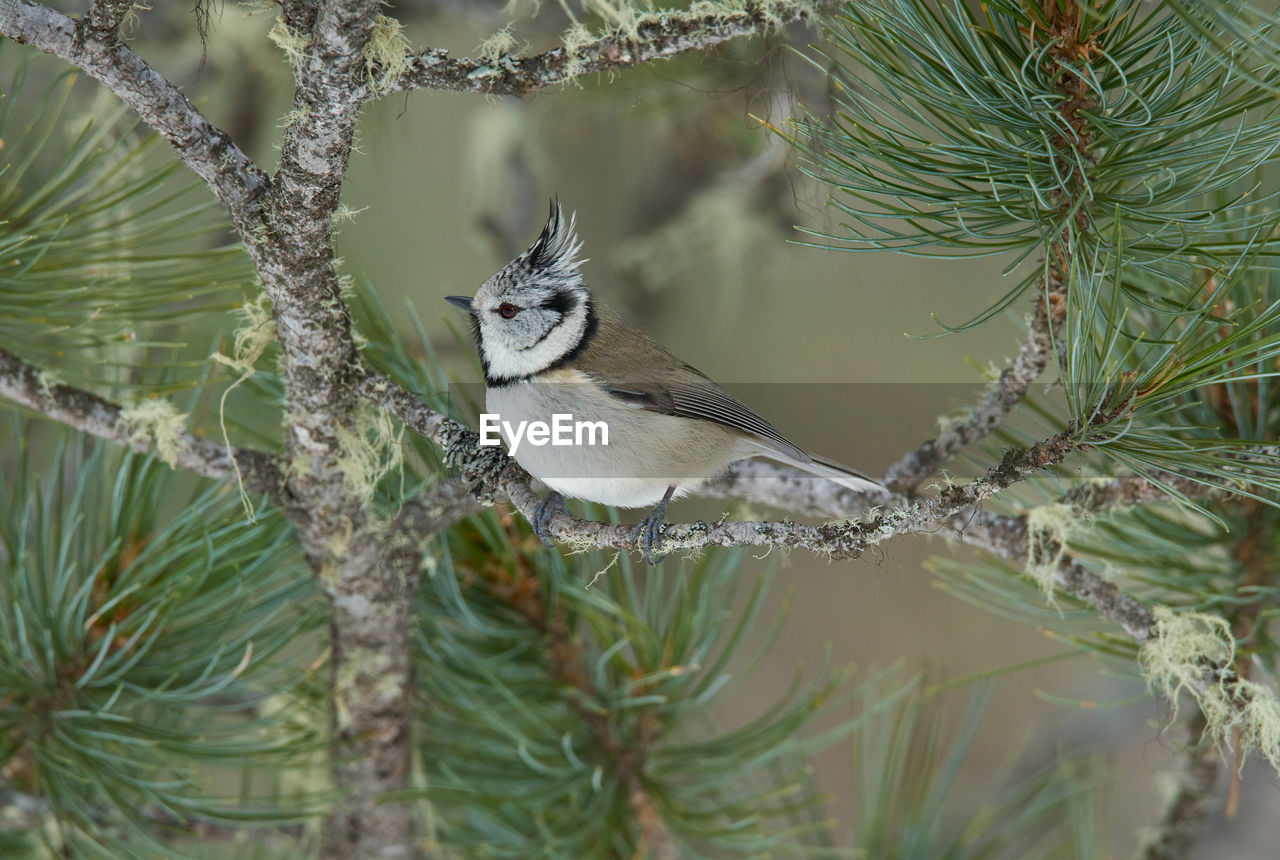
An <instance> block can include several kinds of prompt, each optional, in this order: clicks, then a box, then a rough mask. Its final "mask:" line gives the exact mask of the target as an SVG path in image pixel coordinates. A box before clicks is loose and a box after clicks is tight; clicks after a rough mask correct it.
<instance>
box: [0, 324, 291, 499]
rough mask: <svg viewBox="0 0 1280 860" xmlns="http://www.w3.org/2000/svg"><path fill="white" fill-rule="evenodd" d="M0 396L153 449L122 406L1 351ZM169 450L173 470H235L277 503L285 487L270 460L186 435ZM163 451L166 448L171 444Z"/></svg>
mask: <svg viewBox="0 0 1280 860" xmlns="http://www.w3.org/2000/svg"><path fill="white" fill-rule="evenodd" d="M0 396H3V397H7V398H8V399H10V400H12V401H14V402H15V403H20V404H21V405H23V406H25V407H26V408H28V409H30V410H32V411H33V412H36V413H38V414H40V415H42V416H44V417H45V418H50V419H52V420H54V421H58V422H61V423H62V424H65V425H67V426H68V427H73V428H75V429H76V430H79V431H81V432H83V433H88V434H89V435H90V436H97V437H98V438H99V439H107V440H109V441H112V442H116V443H118V444H120V445H124V446H125V447H127V448H131V449H133V450H134V451H137V452H139V453H147V452H152V451H155V450H156V440H155V437H154V435H152V434H149V433H146V432H138V428H135V427H132V426H130V423H129V422H128V421H127V420H125V419H124V418H122V415H123V413H124V408H123V407H121V406H120V404H118V403H113V402H111V401H110V400H107V399H105V398H102V397H99V396H98V395H96V394H93V393H92V392H89V391H84V390H83V389H79V388H73V387H71V386H70V385H63V384H62V383H60V382H56V381H53V380H51V379H49V378H46V377H45V376H43V375H42V374H41V372H40V369H39V368H38V367H36V366H35V365H33V364H29V363H28V362H26V361H23V360H22V359H21V358H19V357H18V356H16V355H14V354H13V353H11V352H9V351H8V350H6V349H3V348H0ZM171 446H172V450H171V451H168V452H167V454H166V456H170V457H171V458H172V461H173V465H174V466H177V467H180V468H183V469H188V470H190V471H192V472H195V473H196V474H198V475H204V476H205V477H206V478H226V477H227V476H234V475H235V474H236V473H237V472H236V467H237V466H239V474H240V475H241V476H242V478H243V480H244V482H245V485H246V486H247V487H249V488H250V489H252V490H254V491H255V492H264V493H267V494H268V495H270V496H271V497H272V498H273V499H274V500H275V501H277V502H279V501H281V497H280V494H281V493H282V492H283V489H284V484H283V479H282V476H281V473H280V468H279V465H278V463H277V461H276V458H275V457H274V456H273V455H271V454H267V453H265V452H263V451H254V450H251V449H247V448H233V449H231V453H230V455H228V452H227V447H226V446H225V445H223V444H222V443H221V442H215V441H212V440H209V439H201V438H200V437H198V436H195V435H193V434H191V433H188V432H185V431H183V432H181V433H178V434H176V435H175V436H174V438H173V440H172V442H171ZM165 447H166V449H168V448H169V447H170V444H168V443H167V444H166V446H165ZM233 458H234V463H233V462H232V459H233Z"/></svg>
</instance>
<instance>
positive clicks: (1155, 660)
mask: <svg viewBox="0 0 1280 860" xmlns="http://www.w3.org/2000/svg"><path fill="white" fill-rule="evenodd" d="M1152 612H1153V613H1154V614H1155V620H1156V623H1155V628H1154V630H1153V631H1152V636H1151V638H1150V639H1148V640H1147V641H1146V642H1144V643H1143V645H1142V648H1141V650H1139V652H1138V662H1139V663H1140V664H1141V666H1142V669H1143V673H1144V674H1145V675H1146V677H1147V686H1148V687H1149V688H1151V689H1154V690H1159V691H1160V693H1161V694H1163V695H1164V697H1165V698H1166V699H1168V700H1169V701H1170V702H1172V703H1173V706H1174V709H1175V713H1176V710H1177V702H1178V694H1179V693H1181V692H1182V691H1183V690H1186V691H1187V692H1190V693H1191V694H1192V695H1193V696H1195V697H1196V699H1197V700H1200V699H1201V698H1202V697H1203V696H1204V695H1205V694H1204V693H1203V692H1202V691H1201V689H1200V688H1201V687H1202V686H1203V685H1204V680H1205V667H1206V665H1213V666H1226V665H1227V664H1229V663H1230V662H1231V660H1232V659H1233V658H1234V657H1235V647H1236V646H1235V639H1233V638H1232V636H1231V625H1230V624H1229V623H1227V620H1226V619H1225V618H1222V617H1220V616H1217V615H1210V614H1208V613H1204V612H1183V613H1181V614H1177V613H1175V612H1174V611H1173V610H1171V609H1169V608H1168V607H1165V606H1157V607H1155V609H1153V610H1152ZM1214 687H1215V685H1210V686H1209V687H1208V688H1207V689H1213V688H1214ZM1216 687H1217V688H1218V689H1221V685H1220V684H1217V685H1216ZM1201 704H1202V706H1203V702H1202V703H1201ZM1205 716H1206V717H1210V715H1209V714H1207V713H1206V714H1205ZM1210 727H1211V728H1213V724H1212V720H1211V721H1210Z"/></svg>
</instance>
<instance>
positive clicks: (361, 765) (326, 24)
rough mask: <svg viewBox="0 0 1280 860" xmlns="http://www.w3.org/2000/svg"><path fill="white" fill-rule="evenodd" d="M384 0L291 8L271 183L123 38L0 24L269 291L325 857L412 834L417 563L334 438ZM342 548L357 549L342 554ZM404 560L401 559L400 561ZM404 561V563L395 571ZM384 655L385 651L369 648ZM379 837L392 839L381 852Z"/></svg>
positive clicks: (41, 15)
mask: <svg viewBox="0 0 1280 860" xmlns="http://www.w3.org/2000/svg"><path fill="white" fill-rule="evenodd" d="M376 9H377V3H376V2H375V0H346V2H327V3H324V4H319V5H311V4H290V10H291V15H290V18H291V20H290V21H289V22H288V23H290V24H291V25H292V26H293V27H295V28H298V27H304V29H303V32H302V37H304V38H306V39H307V40H308V47H307V50H306V52H305V55H303V56H301V57H300V59H299V64H298V68H297V70H296V71H297V88H296V91H295V95H294V108H295V111H294V114H293V117H294V119H293V121H292V122H291V123H290V124H289V126H288V127H287V129H286V131H285V138H284V142H283V145H282V148H281V159H280V168H279V171H278V172H277V175H276V178H275V180H274V181H268V179H267V177H266V176H265V174H263V172H262V171H261V170H260V169H259V168H258V167H257V166H256V165H254V164H253V162H252V161H251V160H250V159H249V158H248V157H247V156H246V155H245V154H244V153H243V152H241V151H240V150H239V149H238V148H237V147H236V146H235V145H234V143H232V142H231V140H230V139H229V138H228V137H227V135H226V134H225V133H224V132H222V131H220V130H219V129H217V128H216V127H214V126H213V125H212V124H211V123H209V121H208V120H207V119H206V118H205V117H204V116H203V115H202V114H201V113H200V112H199V111H198V110H196V109H195V108H194V107H193V106H192V105H191V103H190V102H189V101H188V100H187V99H186V97H185V96H183V95H182V94H181V93H180V92H179V91H178V90H177V89H176V88H175V87H173V86H172V85H171V84H169V83H168V82H167V81H166V80H165V79H164V78H163V77H162V76H161V75H160V74H159V73H158V72H156V71H155V70H154V69H153V68H152V67H151V66H150V65H148V64H147V63H146V62H145V61H144V60H142V59H141V58H140V57H138V56H137V55H136V54H134V53H133V52H132V51H131V50H130V49H129V48H128V47H126V46H124V45H120V44H117V43H116V40H115V38H114V37H112V39H111V40H110V41H109V42H107V41H103V40H101V39H98V38H93V37H90V35H89V34H88V33H87V32H81V31H80V30H79V29H78V28H77V26H76V25H75V24H74V22H72V21H71V20H70V19H69V18H67V17H66V16H65V15H62V14H60V13H58V12H55V11H53V10H51V9H48V8H45V7H43V6H39V5H34V4H29V3H26V2H22V0H0V33H3V34H4V35H6V36H9V37H10V38H13V39H15V40H16V41H19V42H24V43H29V44H32V45H34V46H35V47H36V48H38V49H39V50H41V51H45V52H46V53H51V54H54V55H56V56H58V57H60V58H62V59H63V60H65V61H67V62H68V63H71V64H73V65H75V66H77V67H79V68H81V69H83V70H84V71H85V72H87V73H88V74H90V75H91V76H93V77H94V78H96V79H98V80H100V81H101V82H102V83H104V84H105V85H106V86H107V87H108V88H109V89H111V90H112V92H114V93H115V94H116V95H117V96H119V97H120V98H121V99H122V100H123V101H125V102H126V103H127V104H129V105H130V106H131V107H132V108H133V109H134V110H135V111H136V112H137V113H138V115H139V116H140V117H141V118H142V119H143V120H144V121H145V122H147V123H148V124H149V125H150V126H151V127H153V128H154V129H155V130H156V131H158V132H159V133H160V134H161V135H162V136H163V137H165V139H167V140H168V141H169V142H170V144H172V145H173V147H174V149H175V150H176V152H177V154H178V156H179V158H181V159H182V161H183V162H184V163H185V164H186V165H187V166H188V167H190V168H191V169H192V170H193V171H194V172H195V173H196V174H197V175H199V176H200V177H201V178H202V179H203V180H204V181H205V182H206V183H207V184H208V185H209V186H210V187H211V188H212V189H213V191H214V193H215V194H216V195H217V196H218V198H219V199H220V200H221V201H222V203H223V205H225V206H226V207H227V210H228V212H229V213H230V215H231V220H232V222H233V224H234V225H235V227H236V229H237V231H238V232H239V234H240V237H241V239H242V240H243V241H244V243H245V247H246V248H247V250H248V251H249V253H250V255H251V256H252V257H253V260H254V262H255V264H256V266H257V269H258V273H259V275H260V277H261V279H262V283H263V287H264V289H265V290H266V292H267V294H268V295H269V297H270V298H271V303H272V311H273V314H274V316H275V320H276V324H277V331H278V332H279V338H280V344H281V368H282V370H283V373H284V378H285V390H286V413H287V421H288V424H289V427H288V430H287V432H286V454H285V456H286V457H287V458H288V461H289V462H290V463H296V464H305V465H303V468H301V469H299V470H298V474H296V475H295V476H294V478H293V480H291V482H290V492H291V494H292V498H291V504H289V505H288V506H286V508H285V510H286V512H287V513H288V514H289V516H290V519H291V521H292V522H293V524H294V526H295V527H296V528H297V531H298V535H299V538H300V540H301V543H302V546H303V548H304V550H305V551H306V554H307V558H308V560H309V561H310V563H311V565H312V567H313V569H314V570H316V571H317V573H319V574H320V575H321V579H322V580H323V581H324V583H325V585H326V588H327V592H328V595H329V598H330V600H331V602H332V605H333V611H334V622H333V637H334V643H333V648H334V650H333V656H334V659H333V662H332V665H333V672H334V675H333V678H334V685H333V696H334V714H335V728H336V733H337V735H338V740H337V741H336V742H335V744H334V745H333V747H332V751H333V755H334V762H335V773H336V779H337V782H338V784H339V786H340V787H342V788H344V789H350V790H351V795H350V798H349V799H348V800H345V801H344V802H340V803H338V804H336V805H335V809H334V812H333V816H332V817H331V819H330V822H329V827H328V831H327V838H326V841H325V849H324V850H325V852H326V853H327V854H328V856H334V857H353V856H375V855H379V854H382V853H385V851H391V850H404V847H405V846H409V845H412V844H413V843H414V838H413V835H412V816H411V812H410V810H409V809H407V808H406V806H405V805H404V804H383V805H378V804H376V798H377V797H378V796H379V795H380V794H382V793H384V792H386V791H389V790H393V789H397V788H403V787H404V786H405V785H406V784H407V779H408V773H409V761H410V754H409V741H410V733H409V724H410V721H411V718H412V703H411V700H410V699H411V690H412V684H411V680H412V659H411V652H412V643H411V633H410V603H411V601H410V599H409V596H410V595H411V594H412V589H413V585H414V582H415V575H416V570H417V568H416V565H412V564H411V563H410V562H411V559H410V557H409V555H408V554H406V553H403V552H399V551H397V549H396V548H395V547H392V546H388V545H386V544H385V543H384V542H383V541H381V540H378V539H377V538H376V536H374V535H365V534H364V530H365V528H366V526H367V525H368V522H367V515H366V511H365V510H364V502H363V500H362V499H361V498H360V497H359V496H358V495H357V494H356V493H354V492H353V491H352V490H351V489H350V488H349V487H348V486H347V482H346V477H345V466H346V465H347V461H346V459H345V456H346V452H345V451H344V450H343V446H342V444H341V442H340V439H341V437H342V435H343V434H344V433H348V434H349V433H351V432H352V430H351V428H352V427H353V425H354V420H353V416H352V410H353V409H354V406H355V402H356V401H355V397H354V395H353V393H352V385H351V382H352V379H351V367H352V366H353V365H354V359H355V349H354V345H353V342H352V338H351V328H350V319H349V316H348V311H347V308H346V305H345V303H344V302H343V301H342V299H341V296H340V290H339V286H338V279H337V274H336V271H335V269H334V259H333V232H332V217H331V216H332V214H333V212H334V210H335V209H336V207H337V204H338V199H339V196H340V191H341V185H342V180H343V177H344V176H345V173H346V168H347V160H348V157H349V155H350V151H351V141H352V136H353V132H354V127H355V117H356V113H357V111H358V109H359V106H360V104H361V103H362V101H363V100H364V99H365V98H366V97H367V87H366V84H364V83H362V82H361V77H362V75H363V73H364V69H365V65H366V61H365V59H364V56H363V48H364V45H365V43H366V42H367V41H368V38H369V34H370V32H371V30H372V27H373V23H374V17H375V14H376ZM344 550H347V551H344ZM392 562H395V563H392ZM401 568H403V569H401ZM375 657H376V659H375ZM384 849H385V851H384Z"/></svg>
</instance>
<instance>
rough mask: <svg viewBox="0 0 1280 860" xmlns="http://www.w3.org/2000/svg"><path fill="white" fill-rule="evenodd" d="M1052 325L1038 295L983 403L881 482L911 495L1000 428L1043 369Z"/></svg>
mask: <svg viewBox="0 0 1280 860" xmlns="http://www.w3.org/2000/svg"><path fill="white" fill-rule="evenodd" d="M1064 310H1065V308H1064ZM1051 326H1052V323H1051V319H1050V314H1049V312H1048V304H1047V302H1046V301H1045V300H1044V298H1042V297H1041V296H1037V297H1036V313H1035V316H1034V318H1033V319H1032V322H1031V331H1030V332H1029V333H1028V335H1027V339H1026V341H1024V342H1023V344H1022V348H1021V349H1020V350H1019V351H1018V355H1017V357H1016V358H1014V360H1013V362H1012V363H1011V364H1010V365H1009V366H1008V367H1006V368H1005V369H1004V371H1003V372H1002V373H1001V374H1000V378H999V379H997V380H996V382H995V383H994V385H993V386H992V387H991V390H990V392H988V394H987V396H986V398H985V399H984V400H983V401H982V403H980V404H979V405H978V406H977V407H976V408H975V409H974V410H973V412H972V413H970V414H969V416H968V417H967V418H965V419H964V420H963V421H961V422H960V423H958V424H956V425H954V426H953V427H951V428H950V429H949V430H947V432H945V433H943V434H942V435H940V436H938V438H936V439H933V440H931V441H929V442H926V443H924V444H923V445H921V446H920V447H919V448H917V449H916V450H914V451H911V452H909V453H907V454H906V455H905V456H903V457H902V458H901V459H900V460H898V462H896V463H894V464H893V465H892V466H890V467H889V470H888V471H887V472H886V473H885V477H884V485H885V486H886V487H888V488H889V489H890V490H891V491H892V492H895V493H902V494H905V495H910V494H911V493H913V492H914V491H915V489H916V487H917V486H918V485H919V484H920V482H921V481H923V480H924V479H925V478H927V477H929V476H930V475H932V474H934V473H935V472H937V470H938V467H939V466H941V465H942V464H943V463H944V462H945V461H946V460H947V458H949V457H951V456H952V455H954V454H957V453H959V452H960V451H961V450H963V449H964V448H966V447H967V446H969V445H972V444H973V443H974V442H977V441H978V440H979V439H983V438H985V437H986V436H988V435H989V434H990V433H991V432H992V431H993V430H995V429H996V428H997V427H999V426H1000V424H1001V422H1003V421H1004V419H1005V417H1006V416H1007V415H1008V414H1009V413H1010V412H1011V411H1012V410H1013V408H1014V407H1015V406H1017V405H1018V404H1019V403H1020V402H1021V401H1022V398H1023V397H1025V396H1026V394H1027V390H1028V389H1030V388H1031V383H1033V382H1035V381H1036V379H1037V378H1039V376H1040V374H1041V373H1043V372H1044V368H1045V365H1046V364H1048V362H1049V357H1050V356H1051V355H1052V354H1053V338H1052V334H1051V331H1050V329H1051Z"/></svg>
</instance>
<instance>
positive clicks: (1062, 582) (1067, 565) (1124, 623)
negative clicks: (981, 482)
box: [946, 511, 1156, 643]
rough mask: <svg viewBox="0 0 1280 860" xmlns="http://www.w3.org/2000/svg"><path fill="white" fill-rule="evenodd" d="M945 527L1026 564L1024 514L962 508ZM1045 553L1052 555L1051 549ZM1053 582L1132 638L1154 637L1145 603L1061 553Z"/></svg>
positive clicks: (1153, 619) (980, 546) (971, 542)
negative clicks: (1016, 514) (993, 512)
mask: <svg viewBox="0 0 1280 860" xmlns="http://www.w3.org/2000/svg"><path fill="white" fill-rule="evenodd" d="M946 526H947V527H948V528H949V529H951V530H953V532H954V534H955V535H956V537H958V538H959V539H960V540H963V541H964V542H965V543H967V544H969V545H970V546H974V547H977V548H978V549H982V550H986V551H987V552H990V553H992V554H993V555H998V556H1000V557H1002V558H1005V559H1008V560H1009V561H1011V562H1013V563H1014V564H1016V565H1018V566H1021V567H1025V566H1026V564H1027V560H1028V541H1027V519H1026V517H1015V516H1008V515H1004V514H991V513H985V512H981V511H979V512H969V511H962V512H959V513H957V514H955V515H953V516H951V517H949V518H948V519H947V521H946ZM1046 552H1047V554H1049V555H1050V557H1052V549H1049V550H1047V551H1046ZM1053 584H1054V587H1055V588H1060V589H1062V591H1064V592H1066V593H1067V594H1070V595H1071V596H1072V597H1075V598H1077V599H1078V600H1081V601H1083V602H1084V603H1086V604H1088V605H1089V606H1091V607H1093V609H1094V610H1095V611H1097V612H1098V614H1099V615H1101V616H1102V617H1104V618H1106V619H1107V620H1109V621H1112V622H1114V623H1116V624H1118V625H1120V627H1122V628H1123V629H1124V631H1125V633H1127V634H1129V636H1130V637H1132V638H1133V639H1134V641H1136V642H1139V643H1142V642H1146V641H1148V640H1149V639H1151V638H1153V637H1154V636H1155V631H1156V617H1155V614H1154V613H1153V612H1152V611H1151V609H1150V608H1149V607H1147V606H1146V604H1144V603H1142V601H1140V600H1138V599H1137V598H1135V597H1132V596H1131V595H1129V594H1127V593H1125V591H1124V590H1123V589H1121V588H1120V587H1119V586H1118V585H1116V584H1115V583H1114V582H1111V581H1110V580H1107V579H1103V578H1102V577H1101V576H1099V575H1098V574H1096V573H1094V572H1093V571H1091V570H1089V568H1087V567H1085V566H1084V565H1082V564H1081V563H1080V562H1078V561H1075V560H1074V559H1072V558H1071V557H1070V556H1069V555H1067V556H1063V558H1062V560H1061V561H1060V563H1059V564H1058V567H1057V569H1056V570H1055V571H1054V578H1053Z"/></svg>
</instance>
